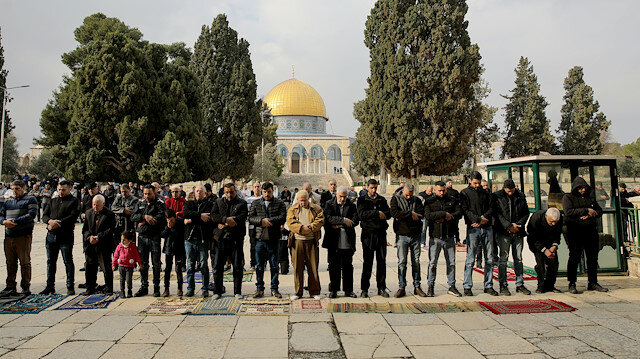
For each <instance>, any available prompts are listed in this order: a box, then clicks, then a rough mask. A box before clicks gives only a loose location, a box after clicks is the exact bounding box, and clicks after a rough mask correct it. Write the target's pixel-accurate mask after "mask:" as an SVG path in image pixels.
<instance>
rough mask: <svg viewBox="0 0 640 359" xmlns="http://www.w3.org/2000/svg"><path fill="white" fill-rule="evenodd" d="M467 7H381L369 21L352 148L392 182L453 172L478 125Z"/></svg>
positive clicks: (410, 2) (423, 0) (475, 62)
mask: <svg viewBox="0 0 640 359" xmlns="http://www.w3.org/2000/svg"><path fill="white" fill-rule="evenodd" d="M467 9H468V7H467V5H466V2H465V1H464V0H418V1H416V0H379V1H378V2H376V4H375V5H374V8H373V9H372V10H371V14H370V15H369V17H368V18H367V22H366V29H365V45H366V46H367V47H368V48H369V54H370V76H369V78H368V79H367V82H368V88H366V89H365V92H366V98H365V99H364V100H363V101H361V102H359V103H357V104H356V105H355V106H354V111H355V112H356V113H357V114H358V115H357V119H358V120H359V121H360V127H361V128H362V130H361V131H358V134H357V137H356V141H358V142H359V144H358V145H357V146H356V149H357V150H358V151H360V149H358V148H357V147H358V146H359V145H360V144H362V145H363V146H366V151H365V154H368V156H370V157H371V158H372V159H373V160H374V161H375V162H377V163H379V164H380V165H381V166H382V167H384V168H385V169H386V170H387V171H388V172H389V173H391V174H392V175H394V176H404V177H411V176H412V175H415V174H417V173H429V174H447V173H451V172H452V171H454V170H455V169H457V168H459V167H460V165H461V164H462V163H463V162H464V161H465V160H466V159H467V158H468V157H469V146H468V143H469V140H470V138H471V135H472V134H473V133H474V131H475V130H476V129H477V128H478V127H479V126H480V125H481V115H480V110H481V107H480V104H479V103H478V102H477V101H476V98H475V93H474V85H475V84H476V83H477V82H478V81H479V80H480V73H481V66H480V54H479V50H478V46H477V45H476V44H472V43H471V40H470V38H469V34H468V32H467V26H468V22H467V21H466V20H465V15H466V13H467Z"/></svg>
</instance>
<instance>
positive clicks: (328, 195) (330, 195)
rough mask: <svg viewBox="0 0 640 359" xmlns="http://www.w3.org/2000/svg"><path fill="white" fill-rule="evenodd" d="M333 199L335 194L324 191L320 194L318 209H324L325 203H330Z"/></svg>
mask: <svg viewBox="0 0 640 359" xmlns="http://www.w3.org/2000/svg"><path fill="white" fill-rule="evenodd" d="M333 198H335V192H334V193H331V192H329V191H324V192H322V193H321V194H320V207H322V208H324V205H325V204H327V202H329V201H331V200H332V199H333Z"/></svg>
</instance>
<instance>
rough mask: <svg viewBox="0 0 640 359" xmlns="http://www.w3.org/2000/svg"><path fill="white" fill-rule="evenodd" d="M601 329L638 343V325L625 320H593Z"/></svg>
mask: <svg viewBox="0 0 640 359" xmlns="http://www.w3.org/2000/svg"><path fill="white" fill-rule="evenodd" d="M593 321H594V322H596V323H598V325H601V326H603V327H606V328H609V329H611V330H613V331H614V332H616V333H618V334H622V335H624V336H625V337H629V338H631V339H633V340H635V341H640V323H637V322H634V321H633V320H631V319H627V318H614V319H612V318H598V319H593Z"/></svg>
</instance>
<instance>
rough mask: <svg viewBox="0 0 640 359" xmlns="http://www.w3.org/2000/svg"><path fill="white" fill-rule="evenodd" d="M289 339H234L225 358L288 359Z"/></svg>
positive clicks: (225, 353)
mask: <svg viewBox="0 0 640 359" xmlns="http://www.w3.org/2000/svg"><path fill="white" fill-rule="evenodd" d="M288 355H289V345H288V341H287V339H247V338H242V339H236V338H233V339H231V341H230V342H229V345H228V346H227V350H226V351H225V352H224V358H287V357H288Z"/></svg>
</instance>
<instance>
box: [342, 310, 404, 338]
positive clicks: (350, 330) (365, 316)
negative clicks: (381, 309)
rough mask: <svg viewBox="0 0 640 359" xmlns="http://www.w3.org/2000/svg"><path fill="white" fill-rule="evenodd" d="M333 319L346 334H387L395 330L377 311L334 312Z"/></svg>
mask: <svg viewBox="0 0 640 359" xmlns="http://www.w3.org/2000/svg"><path fill="white" fill-rule="evenodd" d="M333 320H334V322H335V324H336V328H337V329H338V332H340V333H345V334H386V333H393V330H392V329H391V327H390V326H389V324H387V321H386V320H384V317H383V316H382V315H381V314H377V313H334V314H333Z"/></svg>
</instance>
